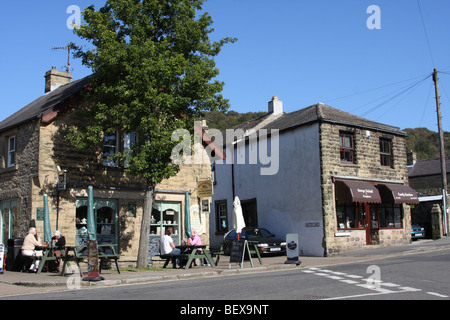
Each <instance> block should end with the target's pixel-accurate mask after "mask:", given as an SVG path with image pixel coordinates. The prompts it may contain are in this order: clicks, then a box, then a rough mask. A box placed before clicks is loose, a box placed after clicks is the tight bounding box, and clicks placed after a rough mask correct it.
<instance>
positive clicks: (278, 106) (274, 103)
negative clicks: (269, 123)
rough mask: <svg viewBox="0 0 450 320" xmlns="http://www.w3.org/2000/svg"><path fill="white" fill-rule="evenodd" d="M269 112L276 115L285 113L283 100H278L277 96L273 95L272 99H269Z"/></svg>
mask: <svg viewBox="0 0 450 320" xmlns="http://www.w3.org/2000/svg"><path fill="white" fill-rule="evenodd" d="M269 113H273V114H274V115H277V114H281V113H283V102H282V101H280V100H278V97H277V96H273V97H272V100H271V101H269Z"/></svg>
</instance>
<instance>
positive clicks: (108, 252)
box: [98, 244, 120, 274]
mask: <svg viewBox="0 0 450 320" xmlns="http://www.w3.org/2000/svg"><path fill="white" fill-rule="evenodd" d="M98 258H99V259H100V260H108V261H111V260H114V263H115V264H116V269H117V272H118V273H119V274H120V268H119V263H118V260H119V259H120V254H117V253H116V250H115V249H114V245H113V244H101V245H99V246H98ZM101 265H102V264H101V263H100V266H99V271H100V273H101V272H102V268H101Z"/></svg>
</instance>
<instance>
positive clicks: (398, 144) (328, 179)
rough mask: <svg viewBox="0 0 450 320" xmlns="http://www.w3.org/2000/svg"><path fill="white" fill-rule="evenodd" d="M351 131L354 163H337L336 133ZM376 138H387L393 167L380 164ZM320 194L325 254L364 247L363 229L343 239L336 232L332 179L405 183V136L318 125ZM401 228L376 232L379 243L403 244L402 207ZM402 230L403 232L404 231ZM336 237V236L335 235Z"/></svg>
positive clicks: (407, 217)
mask: <svg viewBox="0 0 450 320" xmlns="http://www.w3.org/2000/svg"><path fill="white" fill-rule="evenodd" d="M340 131H345V132H352V133H353V134H354V141H355V159H356V161H355V163H354V164H344V163H342V162H341V161H340V147H339V132H340ZM379 138H387V139H391V141H392V147H393V159H394V164H393V168H389V167H384V166H381V165H380V151H379ZM320 145H321V168H322V173H321V174H322V194H323V214H324V233H325V236H324V248H325V251H326V252H327V254H328V255H329V254H333V253H338V252H341V251H346V250H349V249H355V248H359V247H361V248H362V247H364V246H365V244H366V237H365V231H364V230H350V231H348V232H345V236H336V233H337V232H338V229H337V221H336V209H335V190H334V182H333V176H346V177H358V178H361V179H376V180H385V181H388V180H389V181H407V179H408V175H407V167H406V149H405V137H404V136H400V135H394V134H389V133H384V132H376V131H370V138H367V130H366V129H361V128H357V127H352V126H344V125H337V124H331V123H322V124H321V126H320ZM403 209H404V218H403V227H404V228H403V229H396V230H388V229H384V230H380V233H379V238H380V244H382V245H390V244H395V243H406V242H408V241H409V239H410V232H409V230H410V210H409V206H406V205H404V206H403ZM405 230H407V231H406V232H405ZM338 235H339V234H338Z"/></svg>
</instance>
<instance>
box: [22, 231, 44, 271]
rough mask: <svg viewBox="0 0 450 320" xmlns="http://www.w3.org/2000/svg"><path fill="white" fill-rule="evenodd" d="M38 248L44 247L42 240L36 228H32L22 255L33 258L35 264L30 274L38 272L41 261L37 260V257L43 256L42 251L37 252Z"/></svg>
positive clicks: (32, 265) (24, 242) (23, 246)
mask: <svg viewBox="0 0 450 320" xmlns="http://www.w3.org/2000/svg"><path fill="white" fill-rule="evenodd" d="M35 236H36V237H35ZM36 246H42V244H41V239H40V236H39V234H37V232H36V228H30V229H29V230H28V235H27V236H26V237H25V239H24V241H23V245H22V255H23V256H25V257H31V258H33V262H32V264H31V266H30V269H29V271H30V272H36V271H37V270H38V268H39V262H40V261H39V260H38V259H36V257H40V256H42V251H36V250H35V248H36Z"/></svg>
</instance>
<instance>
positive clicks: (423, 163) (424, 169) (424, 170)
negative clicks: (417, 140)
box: [408, 156, 450, 178]
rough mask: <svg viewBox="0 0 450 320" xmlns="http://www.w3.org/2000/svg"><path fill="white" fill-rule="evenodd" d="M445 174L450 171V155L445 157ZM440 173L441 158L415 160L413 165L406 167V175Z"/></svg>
mask: <svg viewBox="0 0 450 320" xmlns="http://www.w3.org/2000/svg"><path fill="white" fill-rule="evenodd" d="M445 166H446V169H447V174H448V173H450V156H449V157H445ZM440 174H441V159H439V158H437V159H426V160H417V161H416V163H415V164H414V166H409V167H408V177H409V178H415V177H422V176H434V175H440Z"/></svg>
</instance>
